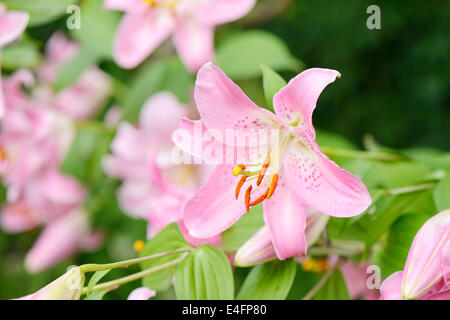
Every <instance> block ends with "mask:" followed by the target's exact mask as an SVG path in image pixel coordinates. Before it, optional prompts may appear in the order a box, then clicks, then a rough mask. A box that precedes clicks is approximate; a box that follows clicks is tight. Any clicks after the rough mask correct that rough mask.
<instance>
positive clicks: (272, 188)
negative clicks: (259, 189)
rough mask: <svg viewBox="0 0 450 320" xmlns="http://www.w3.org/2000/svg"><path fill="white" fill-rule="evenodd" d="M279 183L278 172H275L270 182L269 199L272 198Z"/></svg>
mask: <svg viewBox="0 0 450 320" xmlns="http://www.w3.org/2000/svg"><path fill="white" fill-rule="evenodd" d="M277 184H278V174H277V173H275V174H274V175H273V176H272V182H271V183H270V187H269V189H268V192H267V199H270V197H271V196H272V195H273V193H274V192H275V189H276V188H277Z"/></svg>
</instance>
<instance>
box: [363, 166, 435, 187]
mask: <svg viewBox="0 0 450 320" xmlns="http://www.w3.org/2000/svg"><path fill="white" fill-rule="evenodd" d="M429 173H430V169H429V168H427V167H426V166H424V165H422V164H419V163H413V162H397V163H381V162H377V163H374V164H373V166H371V167H370V169H369V170H367V171H366V173H365V175H364V176H363V179H362V180H363V182H364V183H365V184H366V186H367V187H368V188H369V189H372V188H384V189H391V188H399V187H404V186H408V185H411V184H414V183H416V182H418V181H420V180H421V178H422V177H424V176H425V175H427V174H429Z"/></svg>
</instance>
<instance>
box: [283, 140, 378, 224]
mask: <svg viewBox="0 0 450 320" xmlns="http://www.w3.org/2000/svg"><path fill="white" fill-rule="evenodd" d="M302 142H304V143H305V144H302V143H299V142H298V141H293V142H291V144H290V146H288V150H287V151H286V152H287V154H286V159H285V161H284V173H285V177H286V182H287V184H288V185H289V186H290V187H291V188H292V189H293V190H294V192H296V193H297V195H298V196H299V198H300V199H301V200H302V202H303V203H305V204H306V205H307V206H309V207H312V208H314V209H316V210H318V211H320V212H324V213H326V214H328V215H331V216H336V217H351V216H354V215H357V214H360V213H361V212H363V211H364V210H365V209H367V207H368V206H369V205H370V203H371V198H370V194H369V192H368V191H367V188H366V186H365V185H364V184H363V183H362V182H361V180H359V179H358V178H357V177H355V176H354V175H352V174H351V173H349V172H347V171H345V170H343V169H341V168H339V166H338V165H337V164H336V163H334V162H333V161H331V160H330V159H328V157H327V156H325V155H324V154H323V153H322V152H321V151H320V149H319V147H318V146H317V144H316V142H315V141H314V140H312V139H310V138H309V137H308V136H307V135H305V136H304V137H303V139H302Z"/></svg>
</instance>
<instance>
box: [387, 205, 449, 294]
mask: <svg viewBox="0 0 450 320" xmlns="http://www.w3.org/2000/svg"><path fill="white" fill-rule="evenodd" d="M449 268H450V210H445V211H442V212H441V213H438V214H437V215H435V216H433V217H432V218H431V219H429V220H428V221H427V222H426V223H425V224H424V225H423V226H422V228H420V230H419V231H418V232H417V234H416V236H415V237H414V240H413V243H412V245H411V248H410V249H409V253H408V258H407V260H406V264H405V268H404V270H403V271H398V272H395V273H393V274H392V275H391V276H389V277H388V278H387V279H386V280H384V282H383V284H382V285H381V299H383V300H401V299H420V300H449V299H450V285H449Z"/></svg>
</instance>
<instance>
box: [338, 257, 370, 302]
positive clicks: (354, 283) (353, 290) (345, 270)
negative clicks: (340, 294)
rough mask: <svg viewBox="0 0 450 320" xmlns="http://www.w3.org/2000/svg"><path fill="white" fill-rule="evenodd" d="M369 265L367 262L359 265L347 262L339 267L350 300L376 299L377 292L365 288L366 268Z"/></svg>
mask: <svg viewBox="0 0 450 320" xmlns="http://www.w3.org/2000/svg"><path fill="white" fill-rule="evenodd" d="M369 265H370V263H369V262H366V263H364V264H363V265H359V264H356V263H354V262H351V261H347V262H345V263H344V264H343V265H342V267H341V271H342V274H343V275H344V278H345V282H346V283H347V287H348V291H349V293H350V298H351V299H353V300H354V299H362V300H377V299H378V290H376V289H369V288H368V287H367V279H368V273H367V267H368V266H369Z"/></svg>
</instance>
